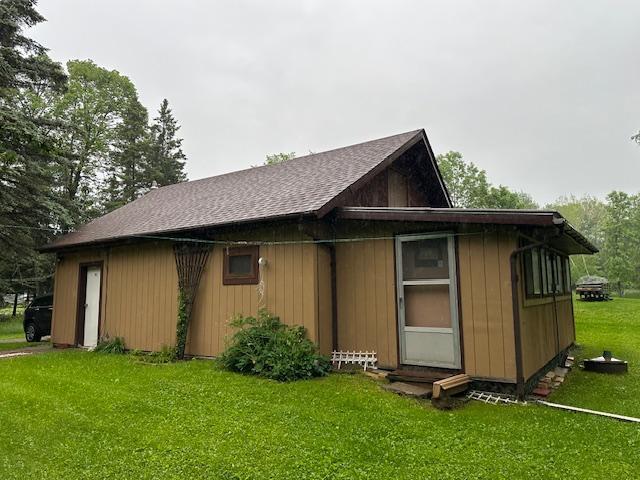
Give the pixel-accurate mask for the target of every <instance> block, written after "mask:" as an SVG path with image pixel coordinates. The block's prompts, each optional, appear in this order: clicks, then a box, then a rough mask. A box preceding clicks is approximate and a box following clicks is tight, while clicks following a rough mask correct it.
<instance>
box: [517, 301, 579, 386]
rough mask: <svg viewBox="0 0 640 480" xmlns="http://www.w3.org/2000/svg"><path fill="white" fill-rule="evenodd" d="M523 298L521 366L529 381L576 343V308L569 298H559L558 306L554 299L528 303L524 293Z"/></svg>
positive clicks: (521, 303)
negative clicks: (559, 354) (574, 311)
mask: <svg viewBox="0 0 640 480" xmlns="http://www.w3.org/2000/svg"><path fill="white" fill-rule="evenodd" d="M520 299H521V300H520V323H521V328H522V367H523V370H524V378H525V380H528V379H529V378H531V377H532V376H533V375H535V374H536V373H537V372H538V371H539V370H540V369H541V368H542V367H544V366H545V365H546V364H547V363H548V362H549V361H551V360H552V359H553V358H554V357H555V356H556V355H557V354H558V353H560V352H561V351H562V350H564V349H566V348H567V347H569V346H570V345H571V344H573V342H574V341H575V330H574V319H573V305H572V303H571V302H572V299H571V296H568V295H565V296H562V297H558V298H557V299H556V304H555V306H554V303H553V299H552V298H545V299H541V300H534V301H531V300H526V299H524V296H523V292H522V291H521V292H520ZM554 309H557V316H558V324H557V329H556V318H555V316H556V312H554Z"/></svg>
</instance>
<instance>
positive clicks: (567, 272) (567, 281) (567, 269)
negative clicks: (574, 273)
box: [564, 257, 571, 293]
mask: <svg viewBox="0 0 640 480" xmlns="http://www.w3.org/2000/svg"><path fill="white" fill-rule="evenodd" d="M564 288H565V292H566V293H570V292H571V266H570V264H569V257H565V259H564Z"/></svg>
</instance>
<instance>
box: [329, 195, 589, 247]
mask: <svg viewBox="0 0 640 480" xmlns="http://www.w3.org/2000/svg"><path fill="white" fill-rule="evenodd" d="M336 217H337V218H341V219H345V220H363V221H392V222H427V223H441V224H449V225H451V224H469V225H473V224H475V225H512V226H516V227H537V228H538V229H555V230H556V231H557V234H556V235H553V238H552V239H550V241H549V242H550V244H552V246H555V247H556V248H558V249H560V250H562V251H564V252H566V253H568V254H593V253H597V252H598V249H597V248H596V247H595V246H594V245H593V244H592V243H591V242H590V241H589V240H587V238H585V237H584V236H583V235H582V234H581V233H580V232H578V231H577V230H576V229H575V228H573V227H572V226H571V224H570V223H569V222H567V220H566V219H565V218H564V217H563V216H562V215H560V213H558V212H556V211H552V210H506V209H462V208H429V207H398V208H393V207H343V208H338V209H336Z"/></svg>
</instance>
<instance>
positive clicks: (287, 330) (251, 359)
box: [220, 309, 330, 382]
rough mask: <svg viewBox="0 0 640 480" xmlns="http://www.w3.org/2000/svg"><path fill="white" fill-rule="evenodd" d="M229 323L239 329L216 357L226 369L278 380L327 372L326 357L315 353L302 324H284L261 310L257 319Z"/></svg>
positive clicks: (307, 376)
mask: <svg viewBox="0 0 640 480" xmlns="http://www.w3.org/2000/svg"><path fill="white" fill-rule="evenodd" d="M231 325H232V326H233V327H236V328H239V329H240V330H239V331H237V332H236V333H235V334H234V335H233V337H232V338H231V341H230V343H229V345H228V347H227V349H226V351H225V352H224V353H223V354H222V355H221V356H220V362H221V363H222V365H223V366H224V367H225V368H227V369H229V370H232V371H236V372H241V373H251V374H254V375H260V376H263V377H266V378H271V379H273V380H279V381H281V382H287V381H291V380H298V379H303V378H311V377H320V376H323V375H326V374H327V372H328V371H329V368H330V363H329V359H328V358H326V357H323V356H321V355H319V354H318V351H317V348H316V346H315V345H314V344H313V343H312V342H311V341H310V340H309V339H308V338H307V337H306V329H305V328H304V327H302V326H295V327H290V326H288V325H285V324H283V323H282V322H281V321H280V319H279V318H278V317H274V316H273V315H271V314H269V313H268V312H267V311H266V310H264V309H261V310H260V311H259V312H258V317H257V318H255V317H243V316H238V317H236V318H234V320H233V321H232V322H231Z"/></svg>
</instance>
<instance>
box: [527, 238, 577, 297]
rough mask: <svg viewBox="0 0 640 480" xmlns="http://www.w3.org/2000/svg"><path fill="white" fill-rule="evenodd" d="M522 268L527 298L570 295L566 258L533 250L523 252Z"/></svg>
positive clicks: (540, 249)
mask: <svg viewBox="0 0 640 480" xmlns="http://www.w3.org/2000/svg"><path fill="white" fill-rule="evenodd" d="M523 267H524V279H525V293H526V296H527V298H540V297H545V296H549V295H553V294H554V293H555V294H560V295H562V294H568V293H571V272H570V270H569V258H568V257H566V256H564V255H559V254H557V253H554V252H550V251H549V250H546V249H544V248H534V249H531V250H527V251H525V252H524V255H523ZM554 288H555V291H554Z"/></svg>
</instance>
